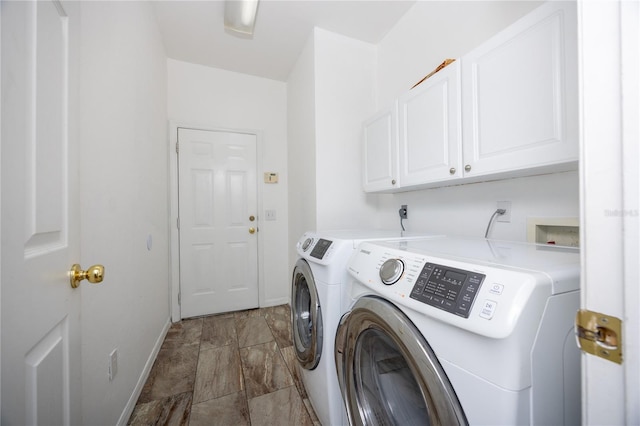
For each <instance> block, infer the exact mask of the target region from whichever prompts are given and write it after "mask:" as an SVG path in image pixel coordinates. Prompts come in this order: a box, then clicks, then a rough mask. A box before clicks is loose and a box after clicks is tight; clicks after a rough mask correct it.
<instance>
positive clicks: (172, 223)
mask: <svg viewBox="0 0 640 426" xmlns="http://www.w3.org/2000/svg"><path fill="white" fill-rule="evenodd" d="M179 128H188V129H192V130H203V131H207V132H230V133H245V134H249V135H254V136H255V137H256V194H257V197H258V199H257V200H256V201H257V214H256V216H257V219H256V221H257V225H258V253H257V254H258V265H257V266H258V304H259V306H263V305H264V300H265V292H264V264H263V258H264V256H263V253H264V240H263V239H262V238H261V237H260V228H261V227H262V226H263V220H264V219H263V218H262V214H261V213H262V191H263V186H262V185H260V177H261V176H263V174H264V168H263V164H262V132H261V131H259V130H251V129H230V128H225V127H220V126H214V125H212V124H195V123H189V122H183V121H174V120H170V121H169V203H170V217H169V231H170V232H169V299H170V311H171V321H172V322H178V321H180V320H181V319H182V318H181V311H180V303H179V293H180V233H179V230H178V206H179V199H178V172H179V170H178V153H177V152H176V143H177V142H178V129H179Z"/></svg>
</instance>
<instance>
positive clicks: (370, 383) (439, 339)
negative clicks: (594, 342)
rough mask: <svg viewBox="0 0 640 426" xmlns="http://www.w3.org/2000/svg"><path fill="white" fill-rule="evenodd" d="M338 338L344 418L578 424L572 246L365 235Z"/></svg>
mask: <svg viewBox="0 0 640 426" xmlns="http://www.w3.org/2000/svg"><path fill="white" fill-rule="evenodd" d="M348 271H349V273H350V274H351V276H352V277H353V279H352V280H351V282H350V284H349V285H348V286H347V287H348V288H347V291H348V292H349V294H350V297H351V299H352V306H351V308H350V309H349V310H348V312H346V313H345V314H344V316H343V317H342V318H341V320H340V323H339V326H338V331H337V334H336V342H335V361H336V368H337V372H338V377H339V383H340V388H341V392H342V394H343V398H344V401H345V404H346V407H347V412H348V418H349V421H350V423H351V424H353V425H360V424H366V425H377V424H403V425H409V424H446V425H455V424H501V425H516V424H518V425H521V424H532V425H533V424H535V425H551V424H553V425H559V424H562V425H570V424H580V352H579V350H578V348H577V346H576V343H575V336H574V329H573V321H574V316H575V312H576V310H577V309H578V308H579V273H580V259H579V252H578V250H577V249H571V248H561V247H555V246H547V245H536V244H527V243H517V242H504V241H496V240H487V239H468V238H449V237H447V238H442V239H437V240H416V241H405V242H403V243H402V245H400V244H399V243H389V242H387V243H385V242H375V243H370V242H363V243H362V244H361V245H360V246H359V249H358V250H357V251H356V252H354V254H353V256H352V258H351V259H350V261H349V264H348Z"/></svg>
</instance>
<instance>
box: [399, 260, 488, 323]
mask: <svg viewBox="0 0 640 426" xmlns="http://www.w3.org/2000/svg"><path fill="white" fill-rule="evenodd" d="M484 279H485V275H484V274H480V273H477V272H471V271H466V270H463V269H457V268H452V267H449V266H443V265H437V264H434V263H430V262H427V263H426V264H425V265H424V267H423V268H422V272H421V273H420V275H419V276H418V279H417V280H416V283H415V285H414V286H413V290H411V294H410V295H409V296H410V297H411V298H412V299H415V300H418V301H420V302H422V303H426V304H427V305H430V306H434V307H436V308H439V309H442V310H444V311H447V312H450V313H452V314H455V315H459V316H461V317H463V318H469V314H470V313H471V307H472V306H473V302H474V300H475V299H476V296H477V295H478V291H479V290H480V286H481V285H482V282H483V281H484Z"/></svg>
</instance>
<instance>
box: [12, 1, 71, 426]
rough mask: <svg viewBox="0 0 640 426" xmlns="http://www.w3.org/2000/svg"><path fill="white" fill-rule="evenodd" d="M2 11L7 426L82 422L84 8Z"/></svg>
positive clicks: (25, 5)
mask: <svg viewBox="0 0 640 426" xmlns="http://www.w3.org/2000/svg"><path fill="white" fill-rule="evenodd" d="M1 7H2V179H1V181H2V310H1V312H2V322H1V324H2V374H1V377H2V423H3V424H16V425H17V424H49V425H54V424H56V425H63V424H64V425H68V424H80V423H81V408H80V399H81V395H80V366H81V360H80V329H79V326H80V324H79V312H80V289H75V290H73V289H72V288H71V286H70V284H69V278H68V274H67V271H68V270H69V268H70V266H71V264H73V263H75V262H78V260H79V244H78V230H79V227H78V211H79V209H78V204H77V201H78V197H77V194H78V186H77V185H78V180H77V167H76V164H77V161H76V155H77V141H76V134H77V131H76V129H77V123H76V121H75V119H76V113H75V111H76V110H77V106H76V97H75V96H73V94H74V93H76V89H77V75H76V66H75V64H77V59H76V54H77V41H78V37H77V23H78V22H77V8H78V4H77V3H75V2H74V3H67V2H63V3H60V2H52V1H39V2H19V1H18V2H6V1H3V2H2V4H1Z"/></svg>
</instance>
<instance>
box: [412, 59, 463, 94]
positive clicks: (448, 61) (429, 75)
mask: <svg viewBox="0 0 640 426" xmlns="http://www.w3.org/2000/svg"><path fill="white" fill-rule="evenodd" d="M452 62H455V59H445V60H444V62H443V63H441V64H440V65H438V66H437V67H436V68H435V69H434V70H433V71H431V72H430V73H429V74H427V75H425V76H424V77H423V78H422V80H420V81H419V82H417V83H416V84H414V85H413V86H411V89H413V88H414V87H416V86H417V85H418V84H420V83H422V82H423V81H425V80H426V79H428V78H429V77H431V76H432V75H434V74H435V73H437V72H438V71H440V70H441V69H443V68H444V67H446V66H447V65H449V64H450V63H452Z"/></svg>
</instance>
